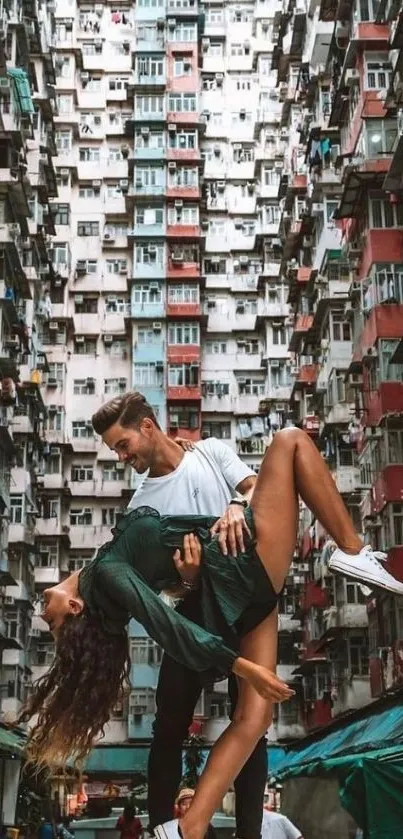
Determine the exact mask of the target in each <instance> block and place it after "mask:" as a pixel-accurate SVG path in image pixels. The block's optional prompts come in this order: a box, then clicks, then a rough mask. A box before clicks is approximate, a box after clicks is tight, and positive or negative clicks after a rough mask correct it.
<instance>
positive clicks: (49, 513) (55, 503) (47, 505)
mask: <svg viewBox="0 0 403 839" xmlns="http://www.w3.org/2000/svg"><path fill="white" fill-rule="evenodd" d="M38 507H39V513H40V516H41V518H43V519H57V518H58V517H59V516H60V499H59V498H47V497H46V496H45V498H42V499H40V501H39V503H38Z"/></svg>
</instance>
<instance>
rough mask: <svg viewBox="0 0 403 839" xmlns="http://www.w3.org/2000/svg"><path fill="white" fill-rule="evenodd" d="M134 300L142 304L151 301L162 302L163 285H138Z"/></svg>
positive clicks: (135, 289) (135, 288)
mask: <svg viewBox="0 0 403 839" xmlns="http://www.w3.org/2000/svg"><path fill="white" fill-rule="evenodd" d="M133 302H134V303H135V304H137V305H141V306H143V305H147V304H149V303H161V302H162V289H161V286H158V285H157V287H156V288H155V287H154V285H152V286H151V285H136V286H135V287H134V291H133Z"/></svg>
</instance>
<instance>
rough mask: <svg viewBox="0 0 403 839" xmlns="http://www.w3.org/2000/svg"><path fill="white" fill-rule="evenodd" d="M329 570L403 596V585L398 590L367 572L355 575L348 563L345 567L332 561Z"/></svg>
mask: <svg viewBox="0 0 403 839" xmlns="http://www.w3.org/2000/svg"><path fill="white" fill-rule="evenodd" d="M328 568H329V571H332V573H335V572H338V571H339V572H340V573H341V574H344V576H345V577H351V579H353V580H358V582H367V583H370V584H371V585H372V587H375V588H383V589H385V591H391V592H393V594H398V595H401V596H403V584H402V585H401V587H400V588H398V586H396V588H392V586H391V585H390V584H388V583H383V582H382V581H381V580H380V579H379V577H376V576H375V575H374V576H372V575H371V574H368V573H367V572H365V573H363V574H358V573H357V574H354V573H353V572H352V571H351V565H348V564H347V563H346V564H345V565H344V563H342V562H335V563H332V561H331V560H330V562H329V565H328Z"/></svg>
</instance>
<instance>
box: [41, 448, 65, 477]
mask: <svg viewBox="0 0 403 839" xmlns="http://www.w3.org/2000/svg"><path fill="white" fill-rule="evenodd" d="M60 467H61V460H60V454H59V453H57V454H56V453H55V452H54V451H53V449H52V448H51V449H50V455H49V456H48V457H47V458H46V460H45V475H60Z"/></svg>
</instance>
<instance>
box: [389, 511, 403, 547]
mask: <svg viewBox="0 0 403 839" xmlns="http://www.w3.org/2000/svg"><path fill="white" fill-rule="evenodd" d="M391 508H392V539H393V545H403V504H391Z"/></svg>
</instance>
